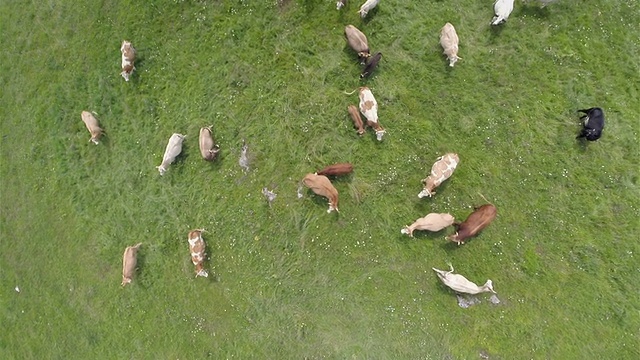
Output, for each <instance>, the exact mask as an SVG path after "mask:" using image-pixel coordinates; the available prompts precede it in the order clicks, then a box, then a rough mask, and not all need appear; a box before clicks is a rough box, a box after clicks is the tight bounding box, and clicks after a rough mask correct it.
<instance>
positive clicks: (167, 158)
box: [156, 133, 185, 175]
mask: <svg viewBox="0 0 640 360" xmlns="http://www.w3.org/2000/svg"><path fill="white" fill-rule="evenodd" d="M184 138H185V135H182V134H178V133H174V134H173V135H171V137H170V138H169V142H168V143H167V147H166V148H165V150H164V155H163V156H162V164H160V166H156V169H158V171H159V172H160V175H164V173H165V172H166V171H167V168H168V167H169V165H171V163H172V162H173V161H174V160H175V159H176V157H177V156H178V155H180V153H181V152H182V142H183V141H184Z"/></svg>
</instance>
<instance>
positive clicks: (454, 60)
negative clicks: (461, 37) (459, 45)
mask: <svg viewBox="0 0 640 360" xmlns="http://www.w3.org/2000/svg"><path fill="white" fill-rule="evenodd" d="M458 60H462V58H461V57H459V56H458V55H454V56H452V57H451V58H449V66H451V67H453V65H455V64H456V62H457V61H458Z"/></svg>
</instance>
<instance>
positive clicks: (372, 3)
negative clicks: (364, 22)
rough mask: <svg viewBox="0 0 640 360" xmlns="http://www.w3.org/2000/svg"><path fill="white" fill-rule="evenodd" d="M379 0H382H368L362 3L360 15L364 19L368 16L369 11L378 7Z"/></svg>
mask: <svg viewBox="0 0 640 360" xmlns="http://www.w3.org/2000/svg"><path fill="white" fill-rule="evenodd" d="M379 2H380V0H367V2H365V3H364V4H362V6H360V10H358V13H359V14H360V17H361V18H363V19H364V17H366V16H367V14H368V13H369V11H371V10H372V9H373V8H374V7H376V5H378V3H379Z"/></svg>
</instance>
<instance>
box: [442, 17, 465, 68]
mask: <svg viewBox="0 0 640 360" xmlns="http://www.w3.org/2000/svg"><path fill="white" fill-rule="evenodd" d="M440 45H442V48H443V49H444V52H443V53H444V54H445V55H447V59H449V66H451V67H453V65H454V64H455V63H456V61H458V60H460V59H462V58H460V57H458V34H457V33H456V28H454V27H453V25H451V23H446V24H444V26H443V27H442V29H441V30H440Z"/></svg>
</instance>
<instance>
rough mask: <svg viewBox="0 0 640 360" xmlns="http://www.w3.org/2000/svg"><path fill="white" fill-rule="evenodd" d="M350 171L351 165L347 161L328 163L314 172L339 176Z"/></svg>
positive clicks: (351, 169)
mask: <svg viewBox="0 0 640 360" xmlns="http://www.w3.org/2000/svg"><path fill="white" fill-rule="evenodd" d="M352 171H353V165H351V164H349V163H340V164H334V165H329V166H327V167H325V168H324V169H322V170H320V171H317V172H316V174H317V175H324V176H340V175H346V174H350V173H351V172H352Z"/></svg>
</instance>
